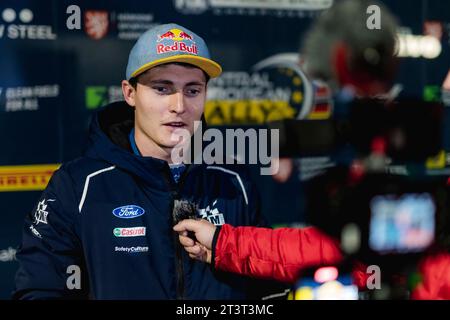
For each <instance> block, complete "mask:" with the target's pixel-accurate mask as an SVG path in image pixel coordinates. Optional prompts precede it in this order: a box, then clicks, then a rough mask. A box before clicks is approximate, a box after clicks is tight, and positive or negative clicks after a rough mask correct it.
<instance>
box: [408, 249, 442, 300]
mask: <svg viewBox="0 0 450 320" xmlns="http://www.w3.org/2000/svg"><path fill="white" fill-rule="evenodd" d="M419 272H420V275H421V277H420V278H421V282H420V283H419V284H418V285H417V287H416V288H415V289H414V290H413V291H412V293H411V299H413V300H450V253H448V252H440V253H437V254H433V255H428V256H426V257H424V258H423V259H422V260H421V261H420V263H419Z"/></svg>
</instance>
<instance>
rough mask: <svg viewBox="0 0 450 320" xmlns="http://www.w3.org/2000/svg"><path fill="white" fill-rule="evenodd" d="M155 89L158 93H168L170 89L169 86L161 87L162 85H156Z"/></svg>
mask: <svg viewBox="0 0 450 320" xmlns="http://www.w3.org/2000/svg"><path fill="white" fill-rule="evenodd" d="M153 90H155V91H156V92H157V93H168V92H169V89H168V88H167V87H161V86H154V87H153Z"/></svg>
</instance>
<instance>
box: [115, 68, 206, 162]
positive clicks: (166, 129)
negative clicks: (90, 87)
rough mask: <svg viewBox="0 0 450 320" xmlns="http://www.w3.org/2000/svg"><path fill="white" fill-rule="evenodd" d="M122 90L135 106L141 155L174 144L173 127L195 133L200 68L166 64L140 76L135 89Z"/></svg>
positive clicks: (201, 91) (200, 103)
mask: <svg viewBox="0 0 450 320" xmlns="http://www.w3.org/2000/svg"><path fill="white" fill-rule="evenodd" d="M124 82H125V83H126V81H124ZM123 87H127V85H124V84H123ZM123 91H124V95H125V99H126V100H127V102H128V103H129V104H130V105H132V106H134V107H135V108H136V113H135V137H136V143H137V145H138V148H139V150H140V151H141V153H143V155H150V156H156V157H158V154H159V153H161V151H165V152H167V151H170V149H172V148H173V147H175V146H176V145H177V143H178V141H174V140H173V137H172V134H173V132H174V130H176V129H180V128H182V129H187V130H188V131H189V132H190V134H191V135H192V134H193V133H194V121H198V120H200V117H201V115H202V113H203V110H204V106H205V100H206V79H205V75H204V73H203V71H202V70H201V69H198V68H195V67H192V68H191V67H185V66H181V65H176V64H167V65H163V66H157V67H154V68H152V69H150V70H148V71H147V72H145V73H144V74H142V75H141V76H139V81H138V84H137V87H136V90H134V89H133V88H131V89H130V87H127V88H124V89H123ZM152 150H156V153H154V152H152Z"/></svg>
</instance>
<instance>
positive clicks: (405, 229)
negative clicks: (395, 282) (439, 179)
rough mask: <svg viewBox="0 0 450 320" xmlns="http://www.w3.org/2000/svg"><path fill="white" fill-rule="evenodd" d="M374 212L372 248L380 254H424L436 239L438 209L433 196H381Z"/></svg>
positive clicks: (375, 200)
mask: <svg viewBox="0 0 450 320" xmlns="http://www.w3.org/2000/svg"><path fill="white" fill-rule="evenodd" d="M370 210H371V217H370V227H369V246H370V248H371V249H372V250H374V251H376V252H379V253H381V254H388V253H412V252H420V251H422V250H425V249H426V248H427V247H428V246H429V245H430V244H431V243H432V242H433V240H434V229H435V216H436V214H435V212H436V206H435V204H434V201H433V198H432V197H431V195H430V194H429V193H406V194H403V195H401V196H393V195H378V196H375V197H374V198H372V200H371V202H370Z"/></svg>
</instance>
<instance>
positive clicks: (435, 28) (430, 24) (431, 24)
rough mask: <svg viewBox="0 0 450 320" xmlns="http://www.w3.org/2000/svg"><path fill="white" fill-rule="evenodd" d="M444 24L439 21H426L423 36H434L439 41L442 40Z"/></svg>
mask: <svg viewBox="0 0 450 320" xmlns="http://www.w3.org/2000/svg"><path fill="white" fill-rule="evenodd" d="M442 33H443V30H442V23H440V22H439V21H425V22H424V23H423V34H424V35H426V36H432V37H435V38H436V39H438V40H439V41H440V40H441V38H442Z"/></svg>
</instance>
